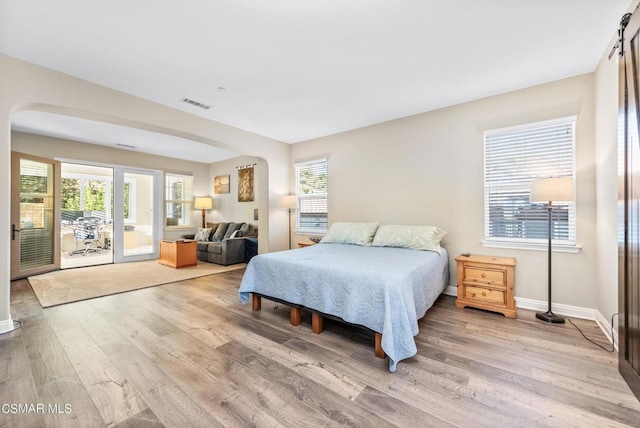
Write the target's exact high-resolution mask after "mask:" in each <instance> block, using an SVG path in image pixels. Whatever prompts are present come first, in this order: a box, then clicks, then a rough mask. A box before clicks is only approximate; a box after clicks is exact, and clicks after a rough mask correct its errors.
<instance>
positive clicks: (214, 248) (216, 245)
mask: <svg viewBox="0 0 640 428" xmlns="http://www.w3.org/2000/svg"><path fill="white" fill-rule="evenodd" d="M207 252H208V253H214V254H222V242H211V243H209V245H208V246H207Z"/></svg>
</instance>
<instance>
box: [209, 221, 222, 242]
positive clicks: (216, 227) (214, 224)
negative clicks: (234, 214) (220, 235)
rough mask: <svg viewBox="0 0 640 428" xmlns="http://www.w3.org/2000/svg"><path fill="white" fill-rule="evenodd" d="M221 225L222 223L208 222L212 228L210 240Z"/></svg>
mask: <svg viewBox="0 0 640 428" xmlns="http://www.w3.org/2000/svg"><path fill="white" fill-rule="evenodd" d="M219 225H220V223H209V222H207V227H210V228H211V234H210V235H209V240H211V238H213V234H214V233H216V230H217V229H218V226H219Z"/></svg>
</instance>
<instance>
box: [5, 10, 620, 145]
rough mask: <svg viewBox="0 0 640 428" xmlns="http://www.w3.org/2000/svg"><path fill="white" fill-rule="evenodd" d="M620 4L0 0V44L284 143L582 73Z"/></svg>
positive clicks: (604, 44)
mask: <svg viewBox="0 0 640 428" xmlns="http://www.w3.org/2000/svg"><path fill="white" fill-rule="evenodd" d="M630 3H631V1H630V0H533V1H532V0H529V1H524V0H521V1H518V0H482V1H478V0H412V1H411V0H270V1H248V0H226V1H222V0H182V1H180V2H177V1H175V2H157V1H153V0H139V1H134V2H132V1H127V0H112V1H108V2H91V1H86V0H56V1H50V0H20V1H15V0H0V52H1V53H4V54H7V55H10V56H13V57H17V58H20V59H23V60H26V61H29V62H32V63H36V64H39V65H42V66H45V67H48V68H52V69H55V70H58V71H62V72H64V73H68V74H71V75H73V76H77V77H79V78H82V79H86V80H89V81H92V82H96V83H98V84H101V85H104V86H108V87H111V88H114V89H117V90H120V91H123V92H127V93H130V94H133V95H136V96H139V97H143V98H146V99H149V100H152V101H155V102H158V103H162V104H166V105H168V106H171V107H175V108H178V109H182V110H185V111H188V112H191V113H193V114H197V115H200V116H203V117H207V118H210V119H213V120H216V121H219V122H223V123H226V124H229V125H232V126H236V127H239V128H242V129H246V130H249V131H252V132H255V133H258V134H261V135H265V136H268V137H271V138H274V139H277V140H280V141H284V142H289V143H294V142H299V141H304V140H308V139H312V138H316V137H320V136H324V135H329V134H333V133H337V132H341V131H346V130H349V129H354V128H358V127H362V126H365V125H370V124H374V123H378V122H382V121H387V120H391V119H394V118H398V117H403V116H408V115H412V114H417V113H421V112H425V111H429V110H433V109H437V108H441V107H445V106H450V105H454V104H458V103H461V102H465V101H470V100H474V99H479V98H483V97H486V96H490V95H494V94H498V93H503V92H507V91H511V90H515V89H519V88H523V87H527V86H532V85H536V84H540V83H544V82H548V81H552V80H557V79H561V78H565V77H570V76H574V75H577V74H582V73H587V72H591V71H593V70H594V69H595V67H596V65H597V62H598V60H599V59H600V58H601V56H602V54H603V53H604V52H605V50H606V51H608V49H609V48H610V46H609V42H610V39H611V37H612V36H613V34H614V33H615V30H616V28H617V25H618V22H619V21H620V17H621V15H622V14H623V13H624V12H625V10H626V9H627V7H628V6H629V4H630ZM219 87H225V88H226V91H224V92H223V91H219V90H218V88H219ZM183 97H188V98H191V99H193V100H196V101H199V102H202V103H205V104H209V105H211V108H210V109H209V110H206V111H205V110H201V109H198V108H196V107H193V106H190V105H187V104H184V103H181V102H180V101H179V100H180V99H182V98H183Z"/></svg>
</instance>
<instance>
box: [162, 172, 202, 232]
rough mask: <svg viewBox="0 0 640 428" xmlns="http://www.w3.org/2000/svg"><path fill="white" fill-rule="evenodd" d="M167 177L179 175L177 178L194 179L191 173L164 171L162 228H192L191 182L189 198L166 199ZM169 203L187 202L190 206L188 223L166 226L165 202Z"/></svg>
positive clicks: (193, 210)
mask: <svg viewBox="0 0 640 428" xmlns="http://www.w3.org/2000/svg"><path fill="white" fill-rule="evenodd" d="M168 177H179V178H190V179H191V180H194V178H193V175H188V174H175V173H172V172H165V173H164V185H163V189H164V192H163V193H164V197H165V199H164V218H163V219H162V223H163V224H164V226H163V228H164V230H193V228H194V227H195V226H194V224H193V213H194V212H195V209H194V208H193V182H192V183H191V188H192V189H191V193H192V195H191V196H192V198H191V199H166V196H167V178H168ZM169 203H178V204H189V206H190V207H191V208H190V211H191V212H190V213H189V216H188V218H189V224H177V225H175V226H168V225H167V204H169Z"/></svg>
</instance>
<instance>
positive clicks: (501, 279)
mask: <svg viewBox="0 0 640 428" xmlns="http://www.w3.org/2000/svg"><path fill="white" fill-rule="evenodd" d="M463 281H466V282H479V283H483V284H496V285H502V286H505V285H506V284H507V275H506V272H505V271H504V270H491V269H487V268H475V267H469V266H465V268H464V279H463Z"/></svg>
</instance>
